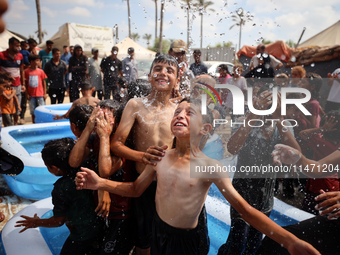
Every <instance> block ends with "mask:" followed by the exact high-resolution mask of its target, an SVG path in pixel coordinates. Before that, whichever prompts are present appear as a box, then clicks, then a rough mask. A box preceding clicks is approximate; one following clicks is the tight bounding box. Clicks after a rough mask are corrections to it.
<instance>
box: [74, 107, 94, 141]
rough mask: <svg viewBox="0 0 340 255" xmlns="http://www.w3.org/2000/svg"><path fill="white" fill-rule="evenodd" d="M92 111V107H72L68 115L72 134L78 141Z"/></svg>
mask: <svg viewBox="0 0 340 255" xmlns="http://www.w3.org/2000/svg"><path fill="white" fill-rule="evenodd" d="M92 111H93V106H91V105H87V104H81V105H77V106H75V107H73V109H72V110H71V111H70V114H69V120H70V125H71V130H72V133H73V134H74V135H75V136H76V138H77V139H79V137H80V135H81V133H82V132H83V130H84V129H85V127H86V124H87V121H88V120H89V118H90V116H91V114H92Z"/></svg>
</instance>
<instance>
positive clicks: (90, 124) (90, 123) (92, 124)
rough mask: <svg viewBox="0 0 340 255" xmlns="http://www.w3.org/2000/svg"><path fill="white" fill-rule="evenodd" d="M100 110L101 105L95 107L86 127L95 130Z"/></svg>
mask: <svg viewBox="0 0 340 255" xmlns="http://www.w3.org/2000/svg"><path fill="white" fill-rule="evenodd" d="M99 111H100V107H99V106H96V107H95V108H94V109H93V111H92V114H91V116H90V118H89V119H88V121H87V123H86V127H88V128H89V129H90V130H93V129H94V127H95V125H96V118H97V114H98V112H99Z"/></svg>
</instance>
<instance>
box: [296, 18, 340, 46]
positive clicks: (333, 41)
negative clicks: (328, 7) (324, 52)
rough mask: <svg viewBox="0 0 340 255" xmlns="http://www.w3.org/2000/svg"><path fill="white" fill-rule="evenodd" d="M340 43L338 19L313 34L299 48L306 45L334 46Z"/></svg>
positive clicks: (339, 22) (339, 23)
mask: <svg viewBox="0 0 340 255" xmlns="http://www.w3.org/2000/svg"><path fill="white" fill-rule="evenodd" d="M334 45H340V20H339V21H338V22H336V23H335V24H333V25H332V26H330V27H328V28H326V29H325V30H323V31H321V32H320V33H318V34H316V35H314V36H313V37H311V38H309V39H308V40H306V41H304V42H303V43H301V44H299V46H298V47H299V48H302V47H307V46H321V47H322V46H334Z"/></svg>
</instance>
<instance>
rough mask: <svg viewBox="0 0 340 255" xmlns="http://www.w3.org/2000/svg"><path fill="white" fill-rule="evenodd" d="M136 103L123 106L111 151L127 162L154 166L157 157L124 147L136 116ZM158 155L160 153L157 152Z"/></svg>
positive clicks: (132, 102)
mask: <svg viewBox="0 0 340 255" xmlns="http://www.w3.org/2000/svg"><path fill="white" fill-rule="evenodd" d="M138 108H139V106H138V102H137V101H136V100H134V99H131V100H130V101H129V102H128V103H127V104H126V106H125V109H124V111H123V115H122V119H121V121H120V123H119V126H118V128H117V130H116V132H115V134H114V136H113V138H112V140H111V151H112V152H113V154H115V155H117V156H118V157H121V158H125V159H128V160H132V161H136V162H142V163H144V164H151V165H155V162H152V161H151V160H154V161H159V160H160V159H159V157H157V156H154V155H152V154H149V153H147V152H143V151H137V150H133V149H130V148H129V147H127V146H125V141H126V139H127V137H128V136H129V134H130V132H131V129H132V127H133V125H134V123H135V121H136V118H137V114H138V112H139V109H138ZM159 153H160V154H161V153H162V151H160V152H159Z"/></svg>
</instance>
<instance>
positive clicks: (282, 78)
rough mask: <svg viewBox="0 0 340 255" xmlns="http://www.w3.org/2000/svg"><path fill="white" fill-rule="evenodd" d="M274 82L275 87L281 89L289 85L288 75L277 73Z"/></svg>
mask: <svg viewBox="0 0 340 255" xmlns="http://www.w3.org/2000/svg"><path fill="white" fill-rule="evenodd" d="M274 82H275V83H276V85H277V86H279V87H281V88H284V87H287V85H288V83H289V78H288V75H287V74H285V73H279V74H277V75H275V77H274Z"/></svg>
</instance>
